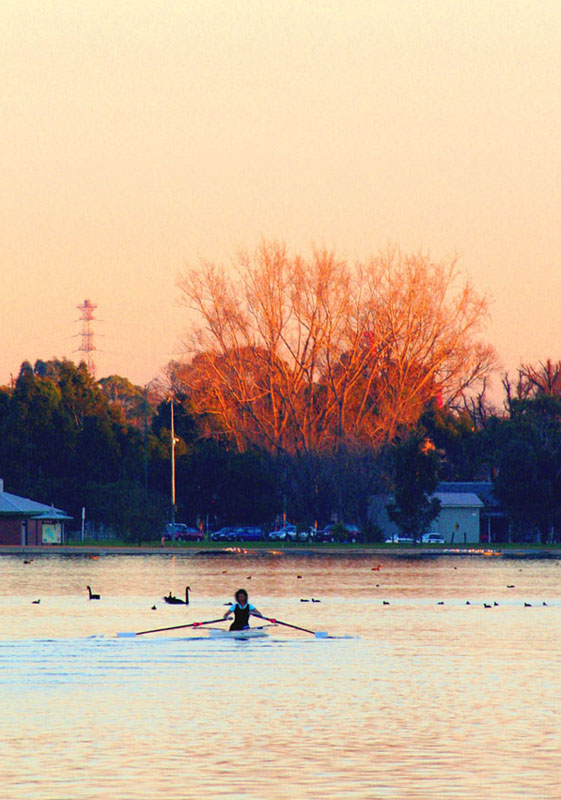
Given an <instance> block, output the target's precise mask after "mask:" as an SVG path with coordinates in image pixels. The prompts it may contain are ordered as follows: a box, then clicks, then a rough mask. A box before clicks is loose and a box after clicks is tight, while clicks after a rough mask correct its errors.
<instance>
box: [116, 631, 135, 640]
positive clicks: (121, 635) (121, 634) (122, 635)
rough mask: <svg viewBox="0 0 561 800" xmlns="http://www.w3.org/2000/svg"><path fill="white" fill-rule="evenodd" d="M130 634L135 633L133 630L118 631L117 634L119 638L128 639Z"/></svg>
mask: <svg viewBox="0 0 561 800" xmlns="http://www.w3.org/2000/svg"><path fill="white" fill-rule="evenodd" d="M131 636H136V633H134V631H132V632H131V631H119V633H118V634H117V637H118V638H119V639H129V638H130V637H131Z"/></svg>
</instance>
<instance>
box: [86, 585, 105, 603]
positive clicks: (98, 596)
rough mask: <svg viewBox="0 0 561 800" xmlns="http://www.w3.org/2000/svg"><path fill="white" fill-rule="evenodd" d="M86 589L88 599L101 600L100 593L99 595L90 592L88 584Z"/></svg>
mask: <svg viewBox="0 0 561 800" xmlns="http://www.w3.org/2000/svg"><path fill="white" fill-rule="evenodd" d="M86 589H87V590H88V592H89V593H90V600H101V595H100V594H94V593H93V592H92V590H91V587H90V586H86Z"/></svg>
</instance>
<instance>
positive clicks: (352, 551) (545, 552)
mask: <svg viewBox="0 0 561 800" xmlns="http://www.w3.org/2000/svg"><path fill="white" fill-rule="evenodd" d="M13 555H34V556H86V557H90V558H92V557H99V556H116V555H117V556H118V555H122V556H147V555H152V556H181V557H184V558H198V557H201V556H203V557H204V556H226V557H227V556H231V557H236V556H238V557H239V556H244V557H247V556H254V557H255V556H268V557H275V556H277V557H278V556H285V555H287V556H345V557H349V556H351V557H355V558H359V557H360V558H364V557H383V558H443V557H460V558H470V557H471V558H518V559H544V560H545V559H561V546H559V545H554V546H542V547H539V548H538V547H531V546H530V547H528V546H523V545H522V546H517V545H506V546H502V547H501V546H500V545H497V546H496V547H485V546H474V547H434V546H433V547H430V548H427V547H421V546H419V547H399V546H393V547H392V548H391V549H389V548H387V547H383V546H380V545H371V546H370V547H365V546H361V545H351V546H348V545H347V546H345V545H342V546H339V547H338V546H337V545H335V546H329V547H326V546H325V545H316V546H313V545H311V546H304V547H302V546H300V547H298V546H295V547H290V546H288V547H286V546H284V547H282V548H278V547H276V548H275V547H245V546H243V544H240V545H236V546H230V547H223V548H221V547H217V546H216V545H214V544H213V545H212V546H211V545H209V546H207V547H205V546H204V544H198V545H196V546H191V547H169V546H168V547H160V546H156V547H150V546H147V545H143V546H140V547H139V546H138V545H106V546H104V545H0V557H2V556H13Z"/></svg>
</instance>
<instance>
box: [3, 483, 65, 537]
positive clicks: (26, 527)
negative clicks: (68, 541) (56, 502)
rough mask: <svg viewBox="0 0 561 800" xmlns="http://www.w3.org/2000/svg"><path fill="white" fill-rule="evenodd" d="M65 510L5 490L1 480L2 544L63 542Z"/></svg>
mask: <svg viewBox="0 0 561 800" xmlns="http://www.w3.org/2000/svg"><path fill="white" fill-rule="evenodd" d="M69 519H72V517H69V516H68V514H66V513H65V512H64V511H63V510H62V509H60V508H55V507H54V506H48V505H45V503H37V502H36V501H35V500H29V499H28V498H26V497H19V496H18V495H16V494H11V493H10V492H5V491H4V481H3V480H2V479H0V545H6V544H8V545H22V546H26V545H44V544H62V543H63V542H64V523H65V522H66V521H67V520H69Z"/></svg>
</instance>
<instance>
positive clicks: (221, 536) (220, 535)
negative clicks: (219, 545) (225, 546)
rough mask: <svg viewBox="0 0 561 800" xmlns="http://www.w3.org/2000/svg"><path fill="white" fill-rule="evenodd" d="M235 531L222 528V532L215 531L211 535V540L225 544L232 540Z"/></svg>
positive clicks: (229, 528)
mask: <svg viewBox="0 0 561 800" xmlns="http://www.w3.org/2000/svg"><path fill="white" fill-rule="evenodd" d="M234 530H235V529H234V528H231V527H226V528H220V530H217V531H213V532H212V533H211V534H210V538H211V539H212V541H213V542H225V541H228V539H230V537H231V536H232V534H233V532H234Z"/></svg>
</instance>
